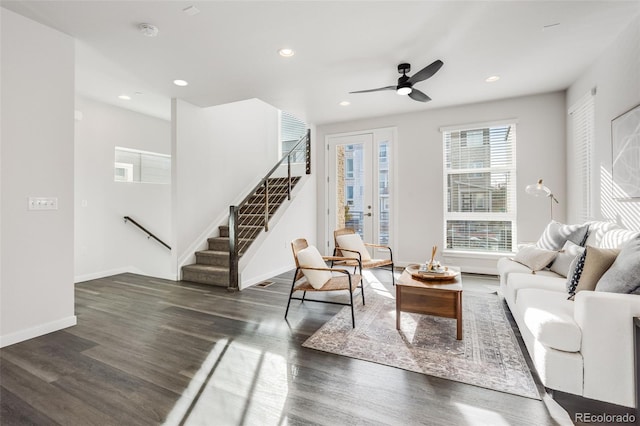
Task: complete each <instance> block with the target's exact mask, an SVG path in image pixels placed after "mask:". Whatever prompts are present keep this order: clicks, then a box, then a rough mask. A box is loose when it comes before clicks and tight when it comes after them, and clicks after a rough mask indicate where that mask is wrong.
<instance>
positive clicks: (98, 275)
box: [74, 266, 179, 284]
mask: <svg viewBox="0 0 640 426" xmlns="http://www.w3.org/2000/svg"><path fill="white" fill-rule="evenodd" d="M118 274H137V275H144V276H146V277H152V278H160V279H163V280H170V281H179V277H178V275H177V274H166V275H162V274H160V275H149V274H146V273H144V272H143V271H141V270H140V269H138V268H136V267H133V266H126V267H123V268H116V269H111V270H109V271H101V272H94V273H91V274H85V275H79V276H76V277H75V278H74V283H75V284H78V283H81V282H85V281H91V280H98V279H100V278H105V277H112V276H114V275H118Z"/></svg>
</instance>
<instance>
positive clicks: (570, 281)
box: [567, 250, 587, 300]
mask: <svg viewBox="0 0 640 426" xmlns="http://www.w3.org/2000/svg"><path fill="white" fill-rule="evenodd" d="M586 255H587V251H586V250H585V251H583V252H582V254H581V255H580V256H578V257H576V258H575V259H573V262H571V266H569V271H571V272H570V273H569V274H568V275H567V293H569V299H572V300H573V296H574V295H575V293H576V287H578V282H579V281H580V276H581V275H582V269H583V268H584V259H585V257H586Z"/></svg>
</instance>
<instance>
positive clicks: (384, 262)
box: [331, 228, 396, 286]
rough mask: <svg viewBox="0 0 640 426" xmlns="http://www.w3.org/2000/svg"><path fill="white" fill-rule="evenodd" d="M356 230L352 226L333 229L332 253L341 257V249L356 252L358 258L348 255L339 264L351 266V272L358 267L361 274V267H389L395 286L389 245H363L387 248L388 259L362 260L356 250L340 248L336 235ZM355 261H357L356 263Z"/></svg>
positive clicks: (347, 233) (351, 232)
mask: <svg viewBox="0 0 640 426" xmlns="http://www.w3.org/2000/svg"><path fill="white" fill-rule="evenodd" d="M355 233H356V231H355V230H354V229H352V228H341V229H336V230H335V231H333V240H334V247H335V248H334V249H333V255H334V256H338V257H343V258H344V256H342V252H343V251H348V252H350V253H356V254H357V255H358V258H357V259H356V258H353V257H348V258H347V259H348V260H347V261H346V262H339V263H338V264H339V265H346V266H353V272H354V273H355V272H356V268H358V267H359V268H360V275H362V269H363V268H364V269H372V268H383V269H390V270H391V283H392V284H393V285H394V286H395V285H396V278H395V275H394V273H393V272H394V266H393V251H392V250H391V247H389V246H383V245H380V244H371V243H365V242H364V241H363V243H364V245H365V247H372V248H374V249H385V250H389V259H371V260H369V261H363V260H362V254H361V253H360V252H359V251H357V250H350V249H346V248H342V247H340V246H339V245H338V237H339V236H340V235H349V234H355ZM356 261H357V263H356ZM333 265H334V263H333V262H332V263H331V266H333Z"/></svg>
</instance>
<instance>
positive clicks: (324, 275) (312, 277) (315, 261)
mask: <svg viewBox="0 0 640 426" xmlns="http://www.w3.org/2000/svg"><path fill="white" fill-rule="evenodd" d="M298 264H299V265H300V268H304V267H305V266H308V267H310V268H326V267H327V264H326V263H324V259H322V255H321V254H320V252H319V251H318V249H317V248H315V247H314V246H309V247H307V248H305V249H302V250H300V251H299V252H298ZM302 273H303V274H304V276H305V278H306V279H307V281H309V284H311V286H312V287H313V288H315V289H316V290H317V289H319V288H321V287H322V286H323V285H325V283H326V282H327V281H329V280H330V279H331V272H330V271H315V270H312V269H302Z"/></svg>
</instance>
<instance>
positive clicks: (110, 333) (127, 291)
mask: <svg viewBox="0 0 640 426" xmlns="http://www.w3.org/2000/svg"><path fill="white" fill-rule="evenodd" d="M376 276H377V277H378V279H379V280H381V281H382V282H383V283H384V284H385V285H386V286H387V287H389V288H391V282H390V277H389V273H388V272H387V271H380V273H377V274H376ZM291 277H292V274H291V273H288V274H284V275H282V276H279V277H276V278H274V279H273V280H272V281H274V283H273V284H272V285H270V286H268V287H264V288H259V287H253V288H250V289H247V290H244V291H242V292H239V293H229V292H227V291H226V290H225V289H223V288H216V287H209V286H205V285H198V284H192V283H187V282H173V281H165V280H160V279H155V278H148V277H143V276H139V275H133V274H122V275H117V276H113V277H109V278H103V279H98V280H94V281H89V282H85V283H80V284H77V285H76V314H77V316H78V325H77V326H75V327H71V328H68V329H65V330H62V331H58V332H55V333H51V334H48V335H45V336H42V337H39V338H36V339H32V340H29V341H26V342H22V343H19V344H15V345H12V346H9V347H7V348H4V349H2V350H0V361H1V362H0V423H1V424H2V425H22V424H36V425H55V424H61V425H94V424H95V425H138V424H140V425H146V424H162V423H166V424H171V425H182V424H194V425H297V424H321V425H358V424H362V425H493V426H500V425H535V426H542V425H554V424H556V422H555V421H554V420H553V419H552V417H551V416H550V415H549V412H548V410H547V408H546V406H545V404H544V403H543V402H541V401H536V400H532V399H528V398H522V397H518V396H515V395H510V394H506V393H501V392H495V391H491V390H487V389H482V388H479V387H476V386H471V385H465V384H462V383H458V382H453V381H448V380H444V379H439V378H436V377H429V376H425V375H422V374H417V373H412V372H408V371H404V370H400V369H396V368H392V367H386V366H382V365H378V364H373V363H370V362H366V361H360V360H355V359H351V358H346V357H342V356H338V355H333V354H328V353H324V352H319V351H315V350H312V349H306V348H303V347H302V346H301V345H302V343H303V342H304V341H305V339H307V337H309V336H310V335H311V334H313V333H314V332H315V331H316V330H317V329H318V328H319V327H320V326H321V325H322V324H323V323H325V322H326V321H327V320H329V319H330V318H331V317H332V316H333V315H334V314H335V313H336V312H338V310H339V309H340V308H341V307H339V306H334V305H327V304H321V303H304V304H301V303H300V302H299V301H293V302H292V306H291V310H290V312H289V318H288V322H287V321H285V320H284V318H283V315H284V310H285V306H286V302H287V296H288V291H289V287H290V278H291ZM468 281H469V283H468V285H472V284H471V281H472V280H468ZM495 284H496V282H495V281H493V282H492V281H488V282H487V285H495ZM475 285H479V286H483V285H484V284H483V282H482V281H479V283H478V282H476V284H475ZM356 321H357V318H356Z"/></svg>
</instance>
